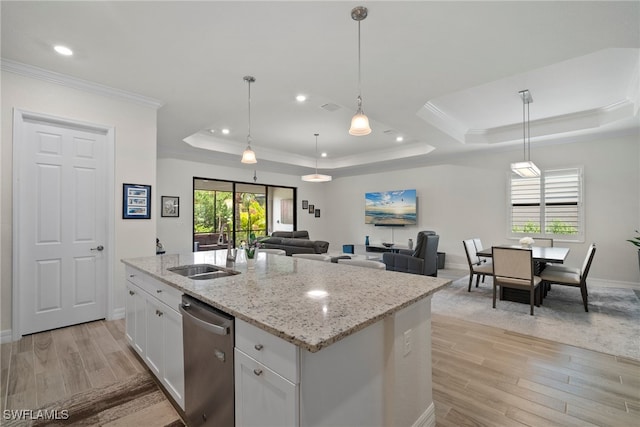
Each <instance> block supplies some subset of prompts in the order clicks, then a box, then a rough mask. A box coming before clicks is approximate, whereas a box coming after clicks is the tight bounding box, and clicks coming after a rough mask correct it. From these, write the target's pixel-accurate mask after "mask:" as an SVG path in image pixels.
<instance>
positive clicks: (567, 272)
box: [540, 243, 596, 312]
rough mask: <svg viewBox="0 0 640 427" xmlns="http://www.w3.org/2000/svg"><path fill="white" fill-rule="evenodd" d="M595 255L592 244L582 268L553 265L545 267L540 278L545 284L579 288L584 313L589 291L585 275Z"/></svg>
mask: <svg viewBox="0 0 640 427" xmlns="http://www.w3.org/2000/svg"><path fill="white" fill-rule="evenodd" d="M595 254H596V244H595V243H592V244H591V246H589V250H588V251H587V256H586V258H585V259H584V262H583V263H582V268H581V269H580V268H572V267H568V266H564V265H560V264H553V265H550V266H548V267H546V268H545V269H544V270H543V271H542V273H540V278H541V279H542V281H543V283H545V284H547V283H548V284H552V283H553V284H558V285H565V286H574V287H577V288H580V293H581V294H582V304H583V305H584V311H587V312H588V311H589V291H588V290H587V275H588V274H589V269H590V268H591V263H592V262H593V256H594V255H595Z"/></svg>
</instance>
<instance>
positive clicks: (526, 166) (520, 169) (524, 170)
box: [511, 161, 540, 178]
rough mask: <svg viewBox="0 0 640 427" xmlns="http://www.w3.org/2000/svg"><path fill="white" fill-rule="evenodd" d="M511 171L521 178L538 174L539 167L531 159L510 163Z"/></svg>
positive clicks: (533, 176)
mask: <svg viewBox="0 0 640 427" xmlns="http://www.w3.org/2000/svg"><path fill="white" fill-rule="evenodd" d="M511 171H512V172H513V173H515V174H518V175H520V176H521V177H523V178H535V177H538V176H540V169H538V167H537V166H536V165H535V163H533V162H532V161H527V162H516V163H511Z"/></svg>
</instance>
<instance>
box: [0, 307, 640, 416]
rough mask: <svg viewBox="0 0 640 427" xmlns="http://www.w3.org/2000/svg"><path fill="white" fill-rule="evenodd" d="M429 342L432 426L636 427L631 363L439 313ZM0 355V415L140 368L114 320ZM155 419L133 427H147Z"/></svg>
mask: <svg viewBox="0 0 640 427" xmlns="http://www.w3.org/2000/svg"><path fill="white" fill-rule="evenodd" d="M432 343H433V396H434V401H435V405H436V422H437V425H438V426H443V427H448V426H456V427H458V426H535V427H539V426H591V425H597V426H615V427H626V426H635V425H638V419H640V362H639V361H635V360H629V359H624V358H619V357H615V356H611V355H607V354H603V353H598V352H594V351H591V350H585V349H581V348H577V347H572V346H568V345H564V344H560V343H555V342H552V341H547V340H543V339H538V338H533V337H529V336H525V335H520V334H517V333H513V332H509V331H506V330H503V329H499V328H493V327H488V326H483V325H480V324H476V323H471V322H466V321H462V320H458V319H454V318H451V317H447V316H441V315H434V316H433V322H432ZM0 355H1V359H0V362H1V363H0V367H1V369H2V371H1V385H2V393H1V397H2V399H1V400H2V405H1V406H2V409H5V408H8V409H32V408H38V407H41V406H43V405H46V404H47V403H50V402H52V401H55V400H60V399H63V398H65V397H68V396H70V395H72V394H74V393H77V392H80V391H83V390H88V389H90V388H92V387H102V386H105V385H108V384H109V383H113V382H115V381H118V380H120V379H123V378H126V377H127V376H130V375H135V374H136V373H138V372H146V370H145V368H144V367H143V366H142V365H141V363H140V362H139V360H138V359H137V358H136V356H134V354H133V353H132V350H131V349H130V348H129V347H128V346H127V344H126V341H125V338H124V330H123V321H121V320H119V321H110V322H105V321H99V322H92V323H88V324H84V325H77V326H72V327H69V328H64V329H59V330H55V331H51V332H43V333H40V334H35V335H32V336H28V337H24V338H22V339H21V340H20V341H17V342H14V343H10V344H2V346H1V354H0ZM163 408H164V409H161V410H167V411H172V410H173V408H171V406H170V405H169V404H168V402H165V405H164V407H163ZM155 415H157V414H154V418H150V419H147V420H140V421H139V422H137V423H136V425H140V426H153V425H154V424H153V421H152V419H155Z"/></svg>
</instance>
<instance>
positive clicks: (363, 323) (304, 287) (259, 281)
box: [122, 250, 451, 352]
mask: <svg viewBox="0 0 640 427" xmlns="http://www.w3.org/2000/svg"><path fill="white" fill-rule="evenodd" d="M226 252H227V251H226V250H218V251H205V252H194V253H184V254H165V255H159V256H153V257H144V258H128V259H123V260H122V262H123V263H125V264H126V265H129V266H131V267H133V268H136V269H138V270H140V271H142V272H144V273H147V274H149V275H150V276H152V277H154V278H156V279H158V280H160V281H162V282H164V283H166V284H168V285H170V286H172V287H174V288H177V289H179V290H180V291H182V292H184V293H185V294H188V295H191V296H193V297H195V298H197V299H199V300H201V301H203V302H206V303H207V304H210V305H211V306H213V307H216V308H218V309H220V310H222V311H224V312H226V313H229V314H231V315H233V316H235V317H238V318H240V319H242V320H244V321H247V322H249V323H251V324H253V325H255V326H257V327H259V328H261V329H264V330H266V331H268V332H270V333H272V334H274V335H276V336H278V337H281V338H282V339H284V340H286V341H289V342H291V343H293V344H295V345H297V346H299V347H300V348H303V349H306V350H308V351H310V352H316V351H318V350H320V349H322V348H323V347H326V346H328V345H330V344H332V343H334V342H336V341H339V340H340V339H342V338H344V337H346V336H348V335H350V334H352V333H354V332H357V331H359V330H361V329H364V328H365V327H367V326H369V325H371V324H373V323H375V322H377V321H378V320H380V319H383V318H384V317H386V316H389V315H391V314H393V313H395V312H397V311H399V310H401V309H403V308H405V307H408V306H410V305H411V304H413V303H415V302H417V301H419V300H421V299H423V298H426V297H428V296H429V295H431V294H433V293H434V292H436V291H438V290H439V289H441V288H443V287H445V286H448V285H449V284H451V281H450V280H447V279H440V278H436V277H428V276H421V275H416V274H408V273H398V272H393V271H385V270H377V269H373V268H364V267H358V266H350V265H344V264H334V263H327V262H322V261H316V260H309V259H302V258H292V257H288V256H282V255H273V254H267V253H259V254H258V257H257V259H256V261H255V269H254V270H248V269H247V264H246V261H245V259H244V254H243V253H240V254H239V255H238V259H237V261H236V262H235V263H232V264H227V261H226ZM189 264H214V265H218V266H221V267H228V268H231V269H233V270H236V271H239V272H240V274H237V275H233V276H227V277H222V278H218V279H213V280H192V279H189V278H187V277H183V276H181V275H178V274H176V273H173V272H171V271H168V270H167V268H171V267H177V266H181V265H189Z"/></svg>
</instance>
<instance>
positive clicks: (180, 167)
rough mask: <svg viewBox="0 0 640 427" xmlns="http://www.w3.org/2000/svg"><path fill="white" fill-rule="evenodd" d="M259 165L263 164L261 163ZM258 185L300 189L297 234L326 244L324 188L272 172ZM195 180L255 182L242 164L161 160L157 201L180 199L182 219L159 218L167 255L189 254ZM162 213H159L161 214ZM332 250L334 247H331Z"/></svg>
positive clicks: (260, 176) (250, 170)
mask: <svg viewBox="0 0 640 427" xmlns="http://www.w3.org/2000/svg"><path fill="white" fill-rule="evenodd" d="M258 161H260V160H259V159H258ZM257 176H258V180H257V181H256V183H257V184H263V185H283V186H288V187H297V188H298V218H297V224H298V227H297V229H298V230H308V231H309V237H310V238H311V239H317V240H325V238H324V236H325V235H326V232H325V230H326V229H327V228H329V222H328V219H327V216H326V212H327V211H326V209H328V208H329V206H327V203H325V188H324V187H323V184H312V183H307V182H303V181H302V180H301V179H300V177H299V176H293V175H285V174H279V173H273V172H260V171H258V172H257ZM193 177H199V178H211V179H225V180H230V181H238V182H249V183H252V182H253V168H251V167H248V166H245V165H242V164H241V163H240V155H238V163H237V165H232V166H228V167H226V166H217V165H210V164H206V163H198V162H192V161H187V160H176V159H158V189H159V191H160V193H158V197H160V196H178V197H180V217H179V218H160V217H159V215H158V217H159V218H158V238H159V239H160V241H161V242H162V244H163V245H164V248H165V250H166V251H167V253H179V252H190V251H191V250H192V249H193V247H192V237H191V236H192V230H193V194H192V191H193ZM302 200H309V203H310V204H314V205H316V207H318V208H320V209H321V217H320V218H315V217H314V215H312V214H309V213H308V212H306V211H303V210H302V208H301V203H302ZM158 212H159V211H158ZM330 249H331V247H330Z"/></svg>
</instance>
